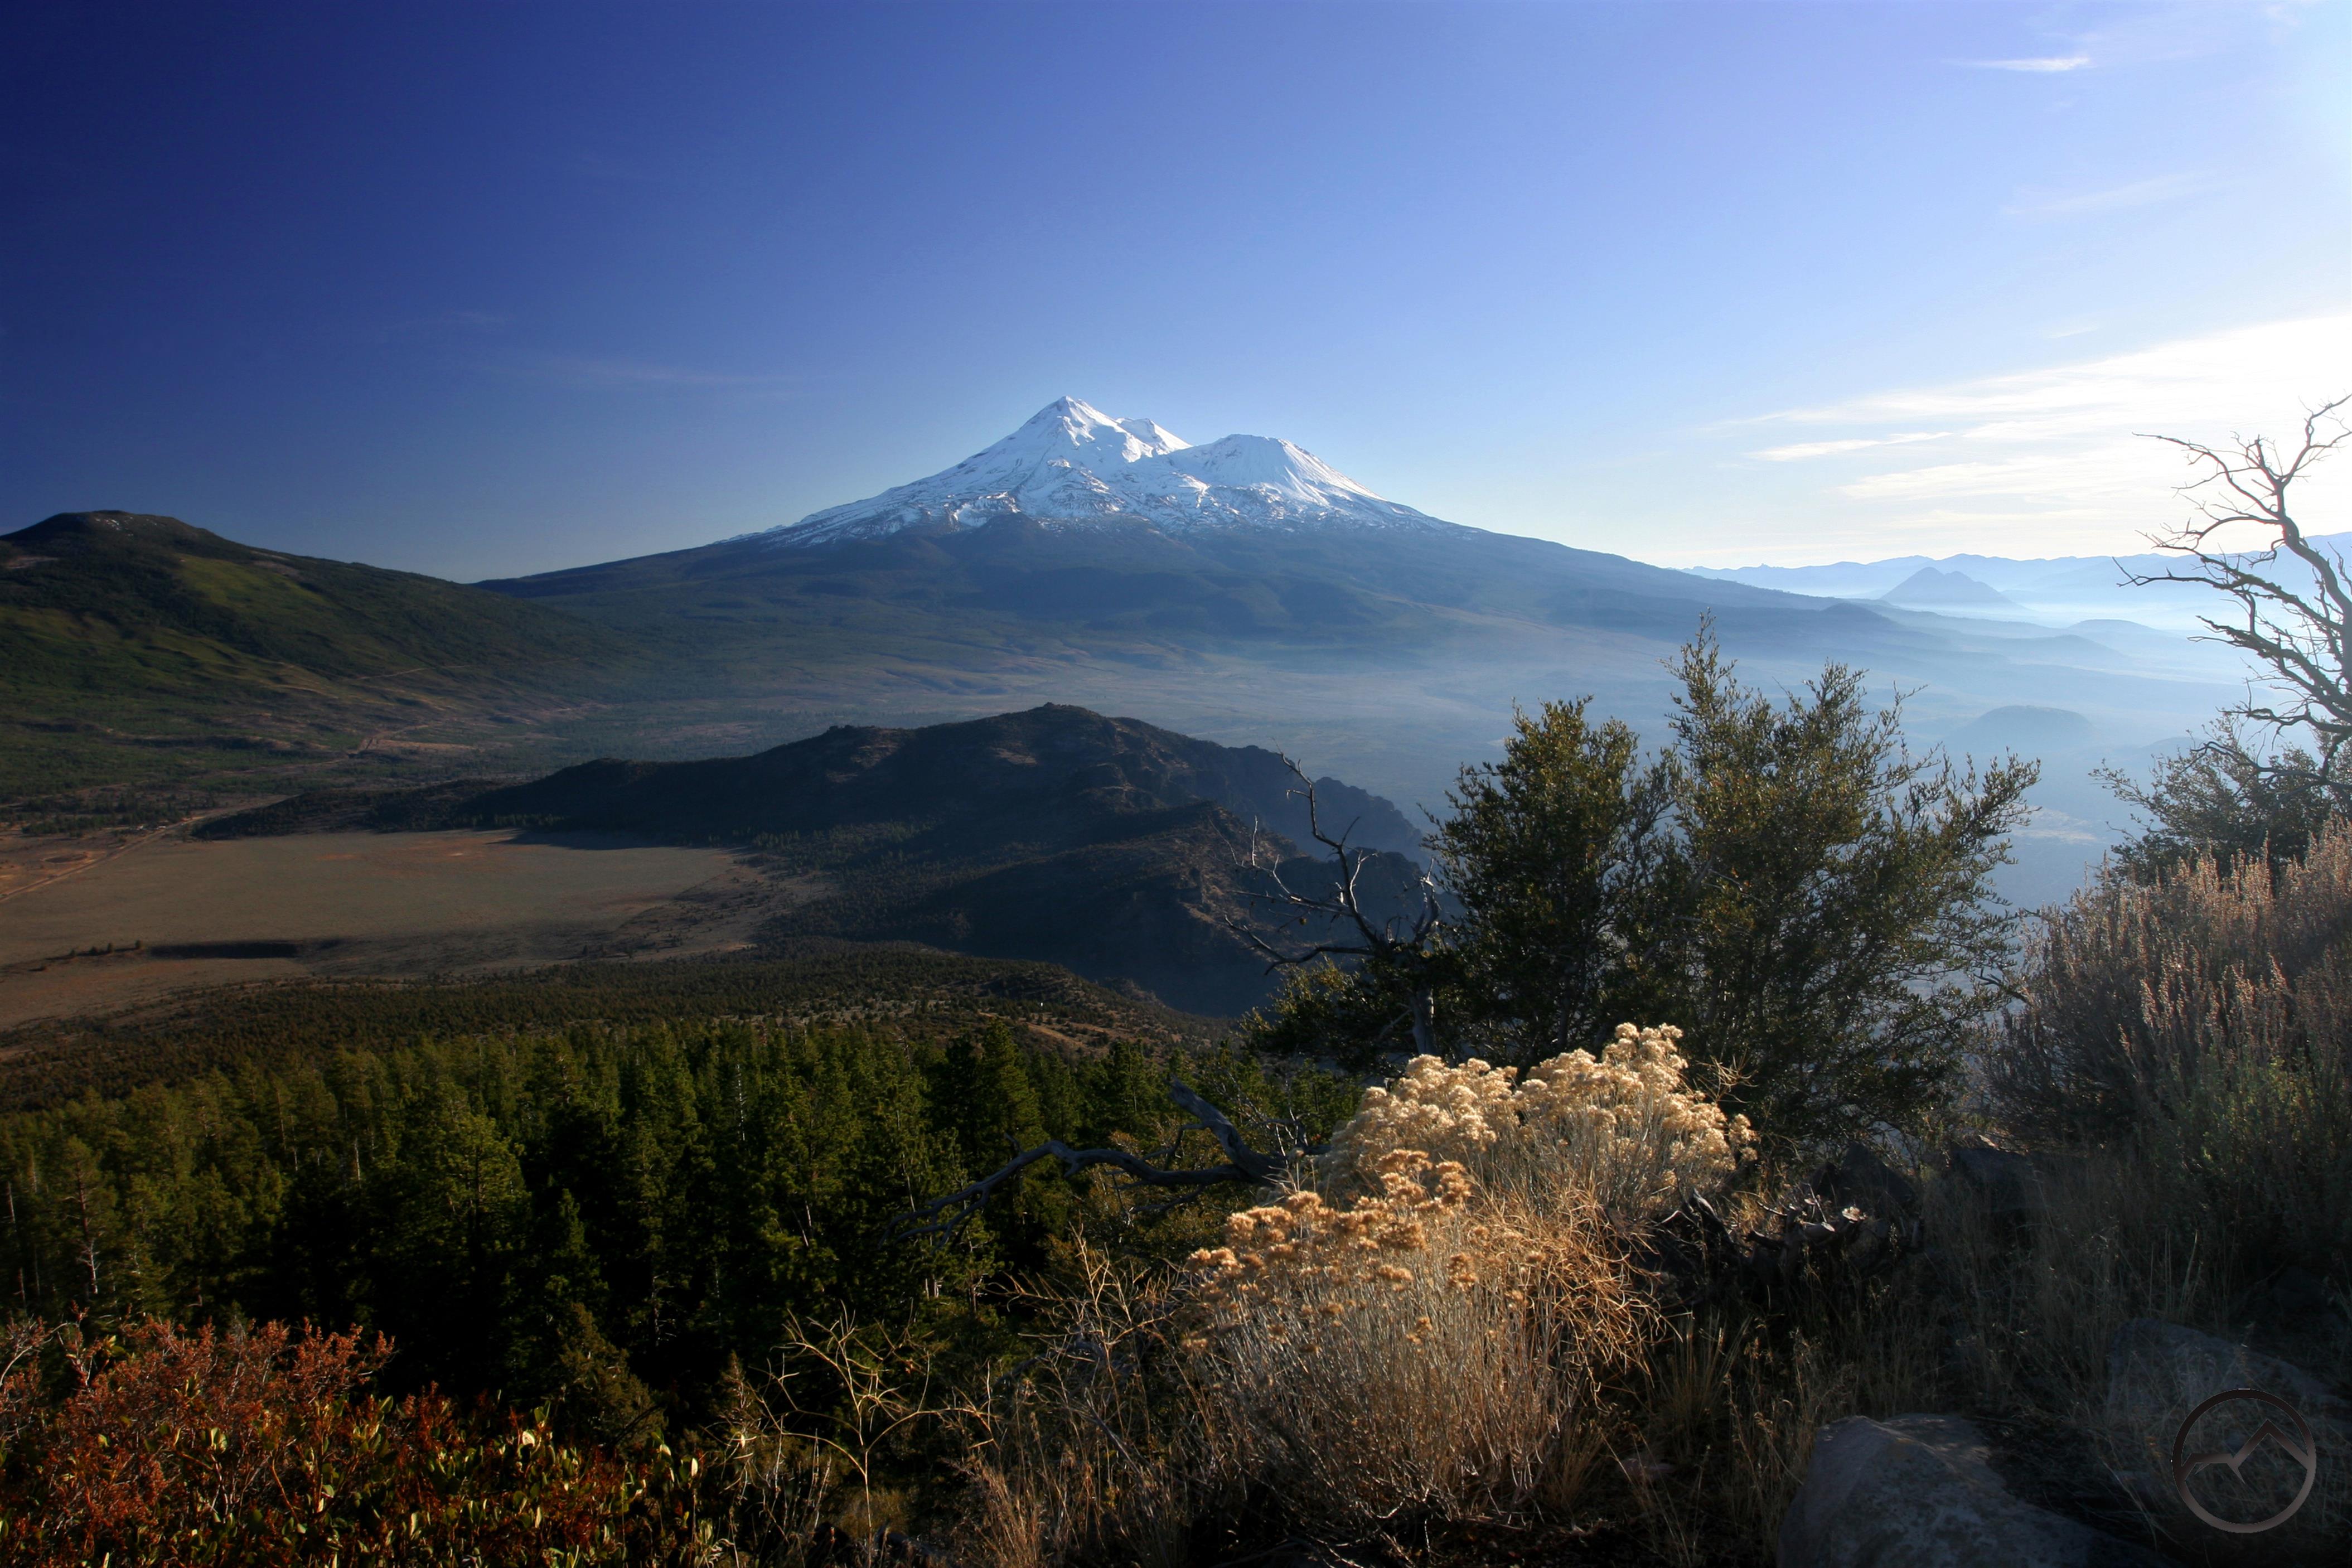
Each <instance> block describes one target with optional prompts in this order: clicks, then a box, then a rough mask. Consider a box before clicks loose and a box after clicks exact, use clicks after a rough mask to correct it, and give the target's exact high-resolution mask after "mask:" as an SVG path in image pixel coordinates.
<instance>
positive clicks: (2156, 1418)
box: [2105, 1318, 2352, 1550]
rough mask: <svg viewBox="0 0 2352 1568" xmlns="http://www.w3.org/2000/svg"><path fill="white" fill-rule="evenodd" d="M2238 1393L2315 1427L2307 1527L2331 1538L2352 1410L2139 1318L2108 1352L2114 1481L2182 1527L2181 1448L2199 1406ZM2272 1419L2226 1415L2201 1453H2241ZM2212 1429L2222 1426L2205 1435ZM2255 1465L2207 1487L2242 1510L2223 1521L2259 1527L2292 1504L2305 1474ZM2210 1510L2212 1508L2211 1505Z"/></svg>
mask: <svg viewBox="0 0 2352 1568" xmlns="http://www.w3.org/2000/svg"><path fill="white" fill-rule="evenodd" d="M2233 1388H2254V1389H2260V1390H2261V1391H2262V1392H2263V1393H2265V1394H2276V1395H2277V1396H2278V1397H2280V1398H2281V1399H2284V1400H2285V1401H2286V1402H2287V1403H2288V1404H2289V1405H2293V1406H2294V1409H2295V1412H2296V1413H2297V1414H2298V1415H2301V1416H2302V1417H2303V1418H2304V1420H2305V1422H2306V1423H2307V1424H2308V1425H2309V1426H2310V1427H2311V1436H2312V1440H2313V1443H2314V1444H2315V1447H2316V1448H2317V1459H2318V1466H2319V1474H2320V1478H2321V1480H2322V1483H2323V1484H2322V1486H2321V1495H2320V1496H2318V1497H2315V1498H2314V1499H2313V1500H2312V1503H2313V1505H2314V1506H2313V1507H2311V1508H2310V1509H2309V1510H2308V1514H2309V1517H2308V1518H2305V1519H2302V1520H2301V1527H2302V1528H2303V1529H2305V1530H2309V1529H2313V1528H2318V1529H2322V1530H2324V1529H2325V1528H2326V1523H2325V1520H2326V1514H2327V1512H2328V1511H2329V1510H2331V1509H2333V1508H2334V1507H2336V1506H2338V1505H2339V1503H2340V1498H2339V1497H2338V1494H2339V1493H2340V1492H2341V1490H2342V1486H2343V1483H2342V1480H2341V1479H2340V1478H2342V1477H2343V1476H2344V1474H2345V1473H2346V1470H2347V1467H2352V1401H2347V1400H2346V1399H2345V1398H2344V1397H2343V1396H2342V1395H2340V1394H2337V1393H2336V1391H2335V1390H2334V1389H2332V1388H2330V1387H2328V1386H2327V1385H2326V1384H2324V1383H2321V1382H2320V1381H2319V1380H2318V1379H2317V1378H2315V1377H2313V1376H2312V1375H2311V1374H2310V1373H2307V1372H2305V1371H2304V1370H2303V1369H2302V1368H2301V1367H2298V1366H2295V1365H2294V1364H2292V1363H2287V1362H2284V1361H2281V1360H2279V1359H2278V1358H2277V1357H2276V1356H2268V1355H2264V1354H2263V1353H2262V1352H2259V1351H2252V1350H2249V1349H2247V1348H2246V1347H2245V1346H2244V1345H2242V1344H2239V1343H2236V1342H2233V1341H2231V1340H2224V1339H2216V1338H2215V1337H2214V1336H2213V1335H2211V1334H2204V1333H2200V1332H2198V1331H2196V1330H2195V1329H2185V1328H2182V1327H2181V1326H2180V1325H2179V1323H2168V1322H2164V1321H2160V1320H2158V1319H2156V1318H2134V1319H2133V1320H2132V1321H2129V1322H2127V1323H2126V1324H2124V1325H2123V1326H2122V1327H2121V1328H2119V1329H2117V1330H2116V1332H2115V1337H2114V1338H2113V1339H2111V1340H2109V1341H2108V1342H2107V1397H2106V1407H2105V1416H2106V1423H2107V1436H2108V1439H2109V1442H2110V1444H2111V1446H2112V1448H2113V1450H2114V1452H2115V1453H2116V1456H2117V1458H2118V1459H2119V1460H2120V1463H2119V1464H2118V1465H2117V1467H2116V1468H2117V1473H2118V1474H2119V1475H2120V1476H2122V1478H2123V1479H2124V1480H2125V1482H2126V1485H2128V1486H2130V1487H2132V1488H2133V1489H2134V1490H2135V1491H2136V1492H2140V1493H2144V1494H2146V1496H2147V1497H2148V1498H2150V1499H2152V1500H2153V1502H2152V1511H2154V1512H2155V1513H2156V1514H2157V1515H2158V1517H2159V1518H2162V1519H2166V1520H2168V1521H2177V1520H2178V1519H2179V1517H2181V1516H2183V1515H2184V1513H2185V1510H2183V1509H2182V1508H2181V1506H2180V1504H2179V1500H2178V1499H2177V1498H2176V1497H2175V1496H2174V1495H2173V1490H2172V1489H2173V1480H2172V1448H2173V1442H2174V1439H2175V1438H2176V1437H2177V1436H2179V1431H2180V1426H2181V1423H2182V1422H2184V1421H2186V1420H2187V1419H2188V1418H2189V1415H2190V1413H2191V1412H2193V1411H2195V1410H2196V1408H2197V1407H2198V1406H2199V1405H2202V1404H2203V1403H2204V1402H2205V1401H2206V1400H2208V1399H2210V1398H2211V1397H2212V1396H2213V1395H2214V1394H2221V1393H2223V1392H2224V1391H2226V1390H2229V1389H2233ZM2265 1418H2267V1413H2266V1412H2265V1411H2263V1409H2262V1408H2261V1407H2260V1406H2249V1405H2237V1406H2235V1407H2234V1408H2233V1407H2231V1406H2224V1407H2223V1408H2222V1409H2221V1411H2218V1412H2216V1413H2214V1414H2212V1415H2209V1416H2207V1417H2206V1422H2205V1423H2200V1426H2199V1431H2200V1434H2201V1435H2202V1438H2203V1440H2202V1441H2201V1442H2200V1444H2199V1447H2211V1446H2213V1445H2215V1444H2217V1443H2218V1444H2220V1445H2221V1447H2231V1446H2234V1445H2235V1444H2238V1443H2241V1442H2242V1441H2244V1440H2245V1439H2246V1438H2247V1437H2249V1436H2252V1432H2251V1431H2249V1430H2248V1428H2249V1427H2250V1426H2255V1425H2258V1424H2259V1422H2260V1421H2261V1420H2263V1419H2265ZM2209 1423H2219V1425H2218V1426H2211V1427H2210V1430H2208V1425H2207V1424H2209ZM2252 1460H2253V1462H2252V1463H2249V1464H2248V1465H2246V1466H2245V1467H2243V1468H2237V1467H2233V1471H2234V1472H2235V1473H2234V1474H2233V1475H2231V1476H2230V1477H2227V1478H2224V1477H2221V1475H2220V1474H2219V1473H2218V1472H2216V1473H2215V1475H2214V1476H2213V1477H2211V1478H2210V1486H2211V1487H2223V1488H2227V1489H2228V1490H2229V1491H2230V1492H2231V1493H2235V1494H2239V1495H2236V1496H2234V1497H2233V1498H2232V1501H2233V1502H2234V1503H2235V1505H2236V1506H2234V1507H2229V1508H2225V1509H2224V1511H2225V1512H2226V1513H2230V1514H2233V1515H2236V1516H2237V1517H2240V1518H2259V1517H2261V1516H2263V1514H2265V1513H2267V1512H2268V1511H2270V1510H2271V1509H2272V1508H2273V1507H2274V1506H2277V1505H2282V1504H2284V1503H2285V1502H2287V1501H2288V1500H2291V1499H2292V1498H2293V1497H2294V1490H2295V1488H2296V1487H2297V1485H2299V1483H2300V1481H2301V1479H2302V1477H2303V1474H2304V1470H2303V1467H2302V1465H2301V1464H2300V1463H2299V1462H2292V1463H2290V1462H2287V1461H2284V1460H2283V1459H2282V1458H2281V1457H2280V1456H2279V1455H2277V1454H2274V1453H2267V1452H2264V1451H2263V1450H2261V1449H2257V1450H2256V1452H2255V1454H2254V1455H2253V1456H2252ZM2200 1490H2204V1489H2200ZM2216 1495H2220V1494H2216ZM2206 1500H2207V1502H2208V1503H2209V1505H2214V1496H2210V1495H2209V1496H2208V1497H2207V1499H2206ZM2216 1506H2218V1505H2216ZM2180 1527H2181V1528H2183V1529H2188V1528H2192V1527H2189V1526H2187V1525H2182V1526H2180ZM2291 1539H2293V1538H2292V1537H2290V1535H2289V1534H2287V1533H2286V1532H2282V1533H2281V1535H2280V1536H2278V1537H2276V1538H2274V1540H2275V1541H2276V1542H2279V1543H2281V1545H2282V1550H2284V1543H2285V1542H2288V1541H2290V1540H2291Z"/></svg>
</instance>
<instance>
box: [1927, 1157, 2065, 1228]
mask: <svg viewBox="0 0 2352 1568" xmlns="http://www.w3.org/2000/svg"><path fill="white" fill-rule="evenodd" d="M1949 1159H1950V1164H1951V1171H1952V1173H1953V1174H1954V1175H1956V1176H1958V1178H1959V1179H1960V1181H1961V1182H1962V1183H1963V1184H1965V1185H1966V1186H1967V1187H1968V1189H1969V1192H1970V1193H1972V1194H1974V1195H1975V1197H1976V1199H1977V1201H1978V1202H1979V1203H1980V1204H1982V1205H1984V1207H1985V1209H1986V1211H1987V1212H1989V1213H1990V1214H1991V1215H1993V1217H1994V1218H1996V1219H2002V1220H2008V1221H2011V1223H2014V1224H2018V1225H2030V1224H2032V1223H2035V1222H2037V1221H2039V1220H2041V1219H2042V1217H2043V1216H2044V1215H2047V1214H2048V1213H2049V1210H2050V1194H2049V1192H2048V1189H2047V1188H2046V1187H2045V1186H2044V1185H2043V1182H2042V1171H2041V1170H2040V1169H2039V1168H2038V1167H2036V1166H2035V1164H2034V1163H2033V1162H2032V1160H2030V1159H2028V1158H2027V1157H2026V1156H2024V1155H2023V1154H2012V1153H2011V1152H2009V1151H2007V1150H2005V1149H1987V1148H1963V1147H1961V1146H1959V1145H1958V1144H1955V1145H1953V1146H1952V1148H1951V1149H1950V1151H1949Z"/></svg>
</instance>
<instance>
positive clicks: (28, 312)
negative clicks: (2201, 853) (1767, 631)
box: [0, 3, 2352, 578]
mask: <svg viewBox="0 0 2352 1568" xmlns="http://www.w3.org/2000/svg"><path fill="white" fill-rule="evenodd" d="M2347 22H2352V5H2345V4H2341V3H2336V4H2328V5H2277V6H2263V5H2200V6H2189V7H2175V6H2137V5H2025V4H2017V5H2007V4H2004V5H1858V4H1856V5H1793V4H1792V5H1700V4H1656V5H1443V4H1423V5H1401V6H1389V5H1125V4H1118V5H1112V4H1104V5H1077V6H1064V5H985V4H978V5H952V6H945V7H933V6H924V5H873V6H855V7H853V6H796V5H627V6H614V7H598V6H593V5H583V4H577V3H566V4H562V5H543V6H541V5H455V6H435V5H420V4H414V3H407V4H402V5H396V6H382V7H374V6H367V5H314V4H313V5H296V6H288V7H282V8H268V7H228V6H218V5H165V6H161V7H157V8H153V9H140V8H131V7H124V6H113V5H82V6H74V7H66V6H58V7H38V6H31V5H20V6H16V7H11V8H10V9H9V11H8V14H7V17H6V19H5V21H0V204H5V205H0V214H5V221H6V224H7V232H8V242H7V244H6V245H5V247H0V526H5V527H16V526H22V525H23V524H25V523H29V522H32V521H36V520H37V519H39V518H40V517H43V516H46V515H47V514H48V513H50V512H53V511H57V510H66V509H78V508H85V507H124V508H132V509H137V510H156V511H167V512H172V513H174V514H177V515H179V516H182V517H185V518H187V519H188V520H189V521H194V522H198V523H201V524H203V525H205V526H207V527H210V528H213V529H215V530H217V531H221V532H224V533H226V534H229V535H231V536H232V537H236V538H239V539H244V540H247V541H249V542H257V543H263V544H268V545H271V546H275V547H278V548H283V549H289V550H296V551H301V552H309V553H315V554H324V555H331V556H336V557H341V558H349V559H358V560H365V561H371V562H375V563H383V564H388V565H396V566H403V567H408V568H412V569H415V570H422V571H429V572H435V573H440V574H447V575H452V576H458V577H465V578H473V577H479V576H484V575H491V574H507V573H516V572H524V571H532V570H541V569H545V568H551V567H555V566H562V565H570V564H576V563H583V562H589V561H595V560H602V559H608V558H611V557H614V556H618V555H625V554H634V553H639V552H646V551H651V550H657V549H667V548H676V547H679V546H683V545H689V544H695V543H699V542H705V541H708V540H710V539H715V538H719V537H722V536H725V535H729V534H733V533H738V532H742V531H748V530H751V529H755V528H761V527H766V526H769V525H772V524H774V523H778V522H785V521H793V520H794V519H797V518H798V517H800V516H802V515H803V514H804V513H806V512H809V511H811V510H815V509H817V508H819V507H822V506H826V505H829V504H832V503H835V502H837V501H842V500H850V499H853V498H856V497H858V496H862V495H866V494H869V493H871V492H873V491H875V490H878V489H883V488H884V487H886V486H887V485H890V484H894V483H898V482H899V481H902V480H905V479H911V478H914V477H916V476H917V475H919V474H922V473H927V472H929V471H931V470H933V469H936V468H942V467H945V466H946V465H948V464H950V463H951V462H953V461H955V460H956V459H958V458H961V457H963V456H965V455H966V454H968V453H970V452H971V451H973V450H975V449H977V448H978V447H982V446H984V445H986V444H987V443H988V442H990V441H992V440H993V439H994V438H995V437H998V436H1000V435H1002V434H1003V433H1004V432H1006V431H1008V430H1010V429H1011V428H1012V427H1013V426H1015V425H1017V424H1018V423H1020V422H1021V420H1022V419H1024V418H1025V417H1026V416H1028V415H1029V414H1031V413H1032V412H1034V410H1035V409H1036V408H1037V407H1039V406H1040V405H1043V404H1045V402H1047V401H1048V400H1050V399H1051V398H1053V397H1055V396H1057V395H1062V394H1065V393H1068V394H1071V395H1076V396H1079V397H1083V398H1085V399H1087V401H1089V402H1091V403H1094V404H1096V405H1098V406H1101V407H1103V408H1105V409H1107V410H1108V411H1110V412H1111V413H1113V414H1116V415H1120V416H1129V415H1144V416H1150V417H1152V418H1155V419H1158V420H1160V421H1161V422H1162V423H1164V424H1165V425H1167V426H1170V427H1171V428H1172V429H1173V430H1175V431H1176V432H1177V433H1179V434H1180V435H1181V436H1183V437H1186V438H1187V439H1190V440H1193V441H1203V440H1208V439H1212V438H1213V437H1217V436H1221V435H1223V434H1226V433H1228V432H1232V431H1249V432H1254V433H1256V434H1262V435H1276V436H1284V437H1289V438H1290V439H1292V440H1295V441H1297V442H1298V443H1299V444H1300V445H1302V446H1305V447H1308V448H1309V449H1311V450H1313V451H1315V452H1316V453H1317V454H1318V455H1319V456H1321V457H1322V458H1325V459H1326V460H1328V461H1329V462H1331V463H1332V464H1334V465H1335V466H1336V467H1338V468H1341V469H1342V470H1344V471H1346V472H1347V473H1349V474H1350V475H1352V476H1354V477H1355V478H1357V479H1360V480H1362V481H1363V482H1365V483H1367V484H1369V485H1370V486H1371V487H1372V488H1374V489H1378V490H1380V491H1381V493H1383V494H1385V495H1388V496H1391V497H1392V498H1394V499H1396V500H1403V501H1407V502H1409V503H1411V504H1412V505H1415V506H1419V507H1421V508H1423V510H1429V511H1432V512H1434V513H1436V514H1438V515H1440V516H1443V517H1448V518H1452V519H1454V520H1455V521H1462V522H1469V523H1475V524H1478V525H1480V526H1484V527H1490V528H1497V529H1504V530H1508V531H1517V532H1525V533H1533V534H1539V535H1542V536H1545V537H1549V538H1557V539H1561V540H1565V541H1568V542H1573V543H1578V544H1582V545H1587V546H1590V547H1593V548H1599V549H1607V550H1614V551H1618V552H1623V553H1626V554H1631V555H1635V556H1639V557H1642V558H1644V559H1650V560H1660V561H1667V562H1673V563H1718V564H1731V563H1744V562H1751V561H1781V562H1791V563H1798V562H1805V561H1817V560H1832V559H1840V558H1849V557H1869V556H1874V555H1890V554H1900V553H1906V552H1911V551H1914V550H1925V551H1927V552H1929V553H1945V552H1950V551H1957V550H1969V549H1972V550H1982V551H1986V552H1999V553H2007V554H2050V553H2063V552H2105V551H2108V550H2115V549H2126V548H2131V547H2132V546H2133V544H2134V542H2135V541H2136V539H2137V534H2138V531H2140V530H2141V529H2144V528H2147V527H2150V526H2155V525H2157V524H2159V523H2161V522H2163V521H2166V520H2167V519H2168V517H2170V516H2171V515H2172V514H2173V512H2174V511H2176V510H2178V509H2177V508H2176V507H2175V506H2174V505H2173V504H2172V503H2171V502H2170V500H2169V499H2168V496H2167V493H2166V491H2165V489H2164V488H2163V482H2164V480H2165V479H2168V478H2169V471H2168V469H2165V468H2162V467H2161V466H2160V463H2159V459H2158V454H2156V453H2155V452H2154V451H2153V449H2152V448H2151V447H2148V446H2147V444H2146V443H2136V442H2134V441H2133V440H2132V438H2131V434H2130V433H2131V431H2133V430H2134V429H2147V428H2162V429H2167V430H2173V431H2179V432H2183V433H2188V434H2192V435H2202V436H2213V435H2219V434H2221V433H2223V432H2225V431H2226V430H2227V429H2229V428H2230V427H2231V426H2244V427H2247V428H2250V429H2251V428H2276V427H2279V426H2281V425H2282V424H2283V422H2284V418H2285V417H2286V416H2288V415H2290V414H2292V413H2293V412H2294V409H2295V408H2296V407H2297V405H2298V404H2299V403H2300V402H2302V401H2306V400H2315V399H2319V398H2324V397H2326V396H2330V395H2335V394H2336V393H2339V392H2342V391H2346V390H2352V330H2347V321H2352V26H2347ZM2346 466H2347V467H2352V464H2347V465H2346ZM2346 489H2347V487H2344V486H2342V485H2340V484H2339V485H2338V486H2336V488H2335V489H2333V490H2332V491H2331V492H2328V493H2326V494H2323V495H2322V496H2320V497H2319V498H2317V499H2319V500H2324V501H2326V502H2327V503H2328V504H2329V505H2336V504H2337V503H2338V502H2340V500H2342V498H2343V496H2344V494H2345V493H2346ZM2321 521H2326V520H2324V519H2323V520H2321ZM2340 526H2347V527H2352V516H2347V518H2346V519H2345V520H2344V521H2342V523H2341V524H2340Z"/></svg>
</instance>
